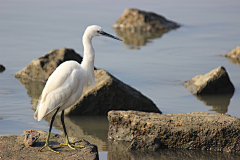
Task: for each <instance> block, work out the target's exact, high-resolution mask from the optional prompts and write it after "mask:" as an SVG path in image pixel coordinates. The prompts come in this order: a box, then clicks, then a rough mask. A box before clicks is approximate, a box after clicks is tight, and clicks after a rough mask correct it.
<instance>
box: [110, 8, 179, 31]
mask: <svg viewBox="0 0 240 160" xmlns="http://www.w3.org/2000/svg"><path fill="white" fill-rule="evenodd" d="M112 27H113V28H115V29H128V30H131V31H132V32H158V31H169V30H170V29H175V28H179V27H180V25H179V24H177V23H175V22H172V21H169V20H167V19H166V18H164V17H163V16H161V15H158V14H156V13H153V12H146V11H143V10H139V9H126V10H125V11H124V13H123V14H122V16H121V17H120V18H119V19H118V20H117V22H116V23H114V24H113V26H112Z"/></svg>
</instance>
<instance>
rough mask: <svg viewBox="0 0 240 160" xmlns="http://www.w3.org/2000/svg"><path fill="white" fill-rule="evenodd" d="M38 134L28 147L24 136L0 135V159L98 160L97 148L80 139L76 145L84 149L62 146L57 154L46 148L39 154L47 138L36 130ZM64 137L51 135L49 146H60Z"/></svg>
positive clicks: (72, 138) (44, 133)
mask: <svg viewBox="0 0 240 160" xmlns="http://www.w3.org/2000/svg"><path fill="white" fill-rule="evenodd" d="M37 131H38V132H39V133H40V137H39V139H38V140H37V141H36V142H35V143H34V144H33V146H32V147H29V146H28V145H26V144H25V142H24V139H25V135H1V136H0V144H1V145H0V157H1V159H87V160H98V159H99V156H98V148H97V146H95V145H93V144H90V143H89V142H87V141H85V140H84V139H82V141H81V142H78V143H76V145H79V146H85V147H84V148H76V149H75V150H73V149H70V148H69V147H68V146H62V147H61V148H58V149H55V150H56V151H58V152H60V153H59V154H57V153H53V152H51V151H50V150H49V149H48V148H45V149H43V150H42V151H41V152H39V151H38V150H39V149H40V148H41V147H42V146H44V144H45V142H46V138H47V132H44V131H41V130H37ZM69 140H70V141H71V142H73V141H76V140H79V139H77V138H74V137H69ZM65 142H66V139H65V136H64V135H58V134H51V136H50V141H49V144H50V145H53V147H55V146H60V143H65Z"/></svg>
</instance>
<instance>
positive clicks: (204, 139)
mask: <svg viewBox="0 0 240 160" xmlns="http://www.w3.org/2000/svg"><path fill="white" fill-rule="evenodd" d="M108 121H109V131H108V138H109V139H111V140H115V141H117V140H120V141H130V142H132V143H131V145H130V146H128V147H127V148H126V149H130V150H143V151H145V150H148V149H150V150H152V151H155V150H157V149H159V148H185V149H201V150H211V151H224V152H235V153H240V119H238V118H236V117H231V116H229V115H222V114H212V113H207V112H193V113H177V114H165V115H162V114H158V113H146V112H139V111H110V112H109V113H108Z"/></svg>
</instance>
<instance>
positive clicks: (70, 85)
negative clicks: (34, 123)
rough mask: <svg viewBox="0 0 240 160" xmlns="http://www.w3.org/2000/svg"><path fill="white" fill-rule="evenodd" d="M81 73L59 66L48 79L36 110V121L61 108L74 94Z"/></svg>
mask: <svg viewBox="0 0 240 160" xmlns="http://www.w3.org/2000/svg"><path fill="white" fill-rule="evenodd" d="M80 74H81V71H80V70H76V69H74V68H71V67H69V66H66V65H65V66H64V65H62V66H59V67H58V68H57V69H56V70H55V71H54V72H53V74H52V75H51V76H50V77H49V79H48V81H47V83H46V85H45V87H44V90H43V93H42V98H41V100H40V101H39V104H38V108H37V111H36V112H37V119H38V121H40V120H41V119H42V118H43V117H44V116H45V115H47V114H49V113H50V112H52V111H53V110H54V109H56V108H57V107H58V106H62V104H64V103H65V102H66V101H67V100H68V98H69V97H70V96H71V95H72V93H74V92H75V91H76V89H77V87H78V85H79V77H80Z"/></svg>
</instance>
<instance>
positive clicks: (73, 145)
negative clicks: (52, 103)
mask: <svg viewBox="0 0 240 160" xmlns="http://www.w3.org/2000/svg"><path fill="white" fill-rule="evenodd" d="M61 121H62V126H63V130H64V133H65V137H66V143H65V144H63V143H61V144H60V145H64V146H68V147H69V148H71V149H75V148H74V147H80V148H84V146H76V145H75V143H77V142H80V141H81V140H78V141H75V142H72V143H70V142H69V139H68V135H67V131H66V127H65V123H64V110H63V111H62V114H61Z"/></svg>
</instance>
